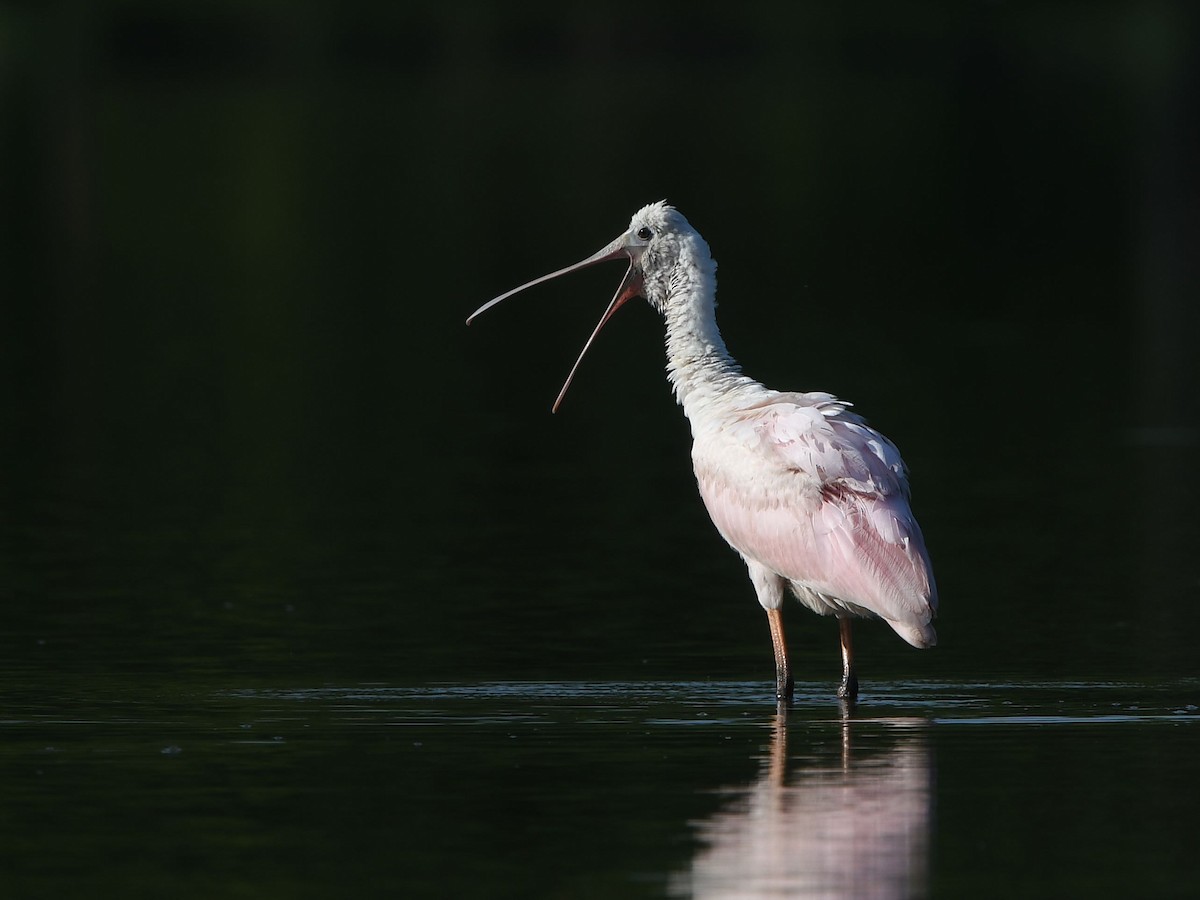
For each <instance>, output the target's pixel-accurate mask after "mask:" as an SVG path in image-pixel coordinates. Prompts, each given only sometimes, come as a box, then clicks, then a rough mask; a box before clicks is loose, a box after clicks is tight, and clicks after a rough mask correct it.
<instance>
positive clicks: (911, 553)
mask: <svg viewBox="0 0 1200 900" xmlns="http://www.w3.org/2000/svg"><path fill="white" fill-rule="evenodd" d="M619 258H627V259H628V260H629V269H628V271H627V272H626V273H625V278H624V280H623V281H622V282H621V285H620V287H618V288H617V292H616V294H614V295H613V298H612V301H611V302H610V303H609V304H608V308H607V309H606V310H605V311H604V314H603V315H602V316H601V317H600V321H599V322H598V323H597V325H596V327H595V329H594V330H593V331H592V334H591V336H590V337H589V338H588V340H587V343H586V344H584V347H583V350H582V351H581V352H580V354H579V357H578V359H576V361H575V365H574V366H573V367H572V368H571V372H570V374H569V375H568V376H567V380H566V383H565V384H564V385H563V387H562V390H561V391H560V392H559V395H558V398H557V399H556V400H555V401H554V409H555V410H557V409H558V405H559V404H560V403H561V402H562V399H563V396H564V395H565V394H566V392H567V388H568V386H569V385H570V384H571V379H572V378H574V376H575V371H576V370H577V369H578V368H579V363H580V361H581V360H582V359H583V356H584V354H586V353H587V351H588V348H589V347H591V345H592V342H593V341H594V340H595V339H596V335H597V334H599V332H600V329H601V328H603V327H604V324H605V323H606V322H607V321H608V320H609V319H610V318H611V317H612V315H613V313H615V312H616V311H617V309H619V308H620V307H621V306H622V305H623V304H624V303H625V302H626V301H628V300H629V299H630V298H632V297H639V296H640V297H644V298H645V299H646V300H647V301H648V302H649V303H650V305H651V306H653V307H654V308H655V309H656V310H658V312H659V313H661V314H662V316H663V318H664V319H665V320H666V329H667V377H668V378H669V379H670V382H671V384H672V386H673V387H674V390H675V397H676V399H677V400H678V402H679V405H680V406H682V407H683V411H684V414H685V415H686V416H687V417H688V421H689V422H690V423H691V427H692V440H693V443H692V466H693V468H694V470H695V473H696V482H697V484H698V485H699V488H700V496H701V497H702V498H703V500H704V505H705V506H706V507H707V508H708V514H709V515H710V516H711V517H712V520H713V523H714V524H715V525H716V526H717V531H719V532H720V533H721V537H723V538H725V540H726V541H727V542H728V543H729V545H730V546H731V547H733V549H734V550H736V551H737V552H738V553H739V554H740V555H741V557H742V559H743V560H744V561H745V563H746V567H747V569H749V572H750V581H751V582H752V583H753V585H754V590H755V592H756V593H757V595H758V602H759V603H760V604H761V605H762V607H763V609H765V610H766V612H767V621H768V623H769V624H770V628H771V641H772V644H773V646H774V649H775V686H776V696H777V697H778V698H779V699H780V700H790V699H791V696H792V673H791V668H790V667H789V665H788V657H787V645H786V643H785V641H784V636H783V620H782V617H781V609H782V607H783V601H784V592H785V590H786V589H790V590H791V592H792V593H793V594H794V595H795V596H796V598H797V599H798V600H799V601H800V602H801V603H802V604H804V605H805V606H807V607H808V608H809V609H811V610H812V611H813V612H816V613H819V614H821V615H833V616H836V617H837V620H838V630H839V635H840V639H841V650H842V683H841V686H840V687H839V688H838V696H839V697H843V698H846V699H849V700H853V699H854V698H855V697H856V696H857V694H858V677H857V675H856V673H855V665H854V650H853V646H852V644H851V633H850V629H851V617H854V616H865V617H878V618H882V619H884V620H885V621H886V622H887V623H888V624H889V625H890V626H892V628H893V629H894V630H895V632H896V633H897V634H898V635H900V637H902V638H904V640H906V641H908V643H910V644H912V645H913V646H914V647H932V646H933V645H934V644H935V643H936V642H937V634H936V633H935V632H934V630H933V625H932V624H931V621H932V619H933V618H934V616H935V615H936V613H937V588H936V587H935V585H934V580H933V570H932V568H931V566H930V563H929V554H928V552H927V551H926V549H925V541H924V538H923V537H922V536H921V529H920V527H918V525H917V520H916V519H915V518H914V517H913V514H912V510H911V509H910V508H909V505H908V475H907V471H906V469H905V466H904V462H903V461H902V460H901V459H900V451H898V450H897V449H896V446H895V445H894V444H893V443H892V442H891V441H889V440H888V439H887V438H886V437H884V436H883V435H882V434H880V433H879V432H878V431H875V430H874V429H873V428H871V427H869V426H868V425H867V424H866V422H865V421H864V420H863V419H862V417H861V416H858V415H856V414H855V413H852V412H850V410H849V407H850V404H849V403H847V402H846V401H844V400H839V399H838V398H836V397H834V396H833V395H832V394H826V393H822V392H810V393H791V392H781V391H774V390H771V389H769V388H767V387H764V386H763V385H761V384H759V383H758V382H757V381H754V380H753V379H752V378H749V377H748V376H746V375H743V374H742V370H741V368H740V367H739V366H738V364H737V363H736V362H735V361H734V359H733V357H732V356H730V355H729V351H728V350H727V349H726V348H725V342H724V341H723V340H722V338H721V332H720V331H719V330H718V329H717V321H716V289H717V280H716V269H717V264H716V263H715V262H714V261H713V258H712V256H711V254H710V253H709V249H708V244H706V243H705V241H704V239H703V238H702V237H700V235H699V233H697V231H696V230H695V229H694V228H693V227H692V226H691V225H690V224H689V223H688V221H687V219H685V218H684V217H683V215H682V214H681V213H679V211H678V210H676V209H674V208H673V207H671V206H668V205H667V204H666V203H652V204H650V205H649V206H646V207H644V208H642V209H641V210H639V211H638V212H637V214H635V215H634V217H633V218H632V219H631V220H630V222H629V229H628V230H627V231H626V232H625V233H624V234H622V235H621V236H620V237H618V238H617V239H616V240H615V241H613V242H612V243H611V244H609V245H608V246H607V247H605V248H603V249H602V250H600V251H598V252H597V253H594V254H593V255H591V256H589V257H588V258H587V259H585V260H582V261H580V262H578V263H576V264H575V265H573V266H567V267H566V268H565V269H559V270H558V271H556V272H551V273H550V274H549V275H543V276H542V277H541V278H536V279H534V280H533V281H530V282H528V283H527V284H523V285H521V286H520V287H518V288H514V289H513V290H511V291H509V292H507V293H505V294H501V295H500V296H499V297H496V298H495V299H494V300H491V301H489V302H488V303H485V304H484V305H483V306H481V307H479V309H477V310H475V312H473V313H472V314H471V316H470V317H469V318H468V319H467V323H468V324H470V323H471V321H472V320H473V319H474V318H475V317H476V316H478V315H479V314H480V313H482V312H484V311H485V310H488V309H490V308H491V307H493V306H495V305H496V304H497V303H499V302H500V301H502V300H504V299H506V298H508V297H511V296H512V295H513V294H515V293H517V292H518V291H523V290H525V288H528V287H532V286H533V285H535V284H540V283H541V282H543V281H548V280H549V279H551V278H556V277H557V276H559V275H565V274H567V273H568V272H574V271H576V270H577V269H582V268H584V267H585V266H591V265H595V264H596V263H600V262H604V261H606V260H611V259H619Z"/></svg>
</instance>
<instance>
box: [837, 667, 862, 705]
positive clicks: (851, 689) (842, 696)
mask: <svg viewBox="0 0 1200 900" xmlns="http://www.w3.org/2000/svg"><path fill="white" fill-rule="evenodd" d="M837 695H838V699H839V700H849V701H850V702H851V703H853V702H854V701H855V700H857V699H858V676H857V675H855V674H854V673H853V672H851V673H849V674H847V675H846V676H845V677H844V678H843V679H842V683H841V685H840V686H839V687H838V689H837Z"/></svg>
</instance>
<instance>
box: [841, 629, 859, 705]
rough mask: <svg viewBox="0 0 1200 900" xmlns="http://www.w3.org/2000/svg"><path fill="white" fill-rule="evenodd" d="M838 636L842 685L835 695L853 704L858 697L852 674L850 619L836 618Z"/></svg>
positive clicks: (852, 644) (852, 651)
mask: <svg viewBox="0 0 1200 900" xmlns="http://www.w3.org/2000/svg"><path fill="white" fill-rule="evenodd" d="M838 634H839V635H840V636H841V640H842V685H841V687H839V688H838V692H837V695H838V696H839V697H841V698H842V699H843V700H850V701H851V702H853V701H854V700H855V699H856V698H857V697H858V675H856V674H855V672H854V643H853V642H852V640H851V638H850V618H849V617H848V616H839V617H838Z"/></svg>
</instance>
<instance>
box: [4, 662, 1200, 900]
mask: <svg viewBox="0 0 1200 900" xmlns="http://www.w3.org/2000/svg"><path fill="white" fill-rule="evenodd" d="M1198 688H1200V685H1198V684H1197V683H1196V682H1194V681H1193V682H1180V683H1157V684H1156V683H1134V682H1129V683H1072V682H1062V683H1031V682H1025V683H988V684H979V683H964V684H956V683H941V682H922V681H911V682H886V683H879V684H876V685H873V686H871V688H870V689H869V691H867V693H866V696H865V697H864V699H863V700H862V701H860V703H859V704H858V705H857V707H856V708H854V709H853V710H847V709H843V708H841V707H840V706H839V705H838V703H837V702H835V701H833V700H831V699H830V697H829V686H828V685H814V684H801V685H799V686H798V691H797V699H796V703H795V705H794V706H793V708H792V709H791V710H789V711H786V712H784V711H777V710H775V709H774V708H773V706H772V704H771V703H770V702H769V696H768V694H767V692H768V691H769V684H767V683H766V682H761V683H760V682H753V683H747V682H598V683H562V682H481V683H471V684H467V683H448V684H447V683H441V684H429V685H421V686H393V685H384V684H355V685H323V686H310V687H289V686H285V685H273V686H254V687H242V688H238V687H223V688H216V687H214V688H209V689H201V688H198V687H193V688H192V689H190V690H188V691H186V692H179V691H177V690H176V689H175V686H174V685H172V684H170V683H167V684H158V685H154V684H149V683H146V682H145V681H143V680H141V679H139V680H137V681H136V682H135V681H128V682H125V683H121V682H114V681H112V680H108V681H106V682H105V683H104V684H103V685H100V686H98V685H97V684H95V683H89V681H85V680H75V679H63V680H61V681H60V682H59V683H57V684H56V685H55V690H54V692H53V693H52V694H49V695H48V694H46V693H44V692H43V690H41V689H38V690H30V691H27V692H25V693H24V694H22V692H19V691H18V692H9V694H8V696H7V697H6V703H5V716H4V719H3V722H0V727H2V728H3V734H4V745H3V751H2V753H3V755H2V758H0V778H2V779H3V790H4V796H5V804H4V817H3V826H2V831H0V837H2V838H3V846H4V848H5V849H4V851H3V859H4V867H5V873H6V882H7V885H8V890H9V891H10V892H15V893H13V894H11V895H20V894H23V893H26V892H28V894H34V893H40V894H44V893H45V892H46V891H50V892H56V891H63V892H69V891H70V890H71V888H72V887H73V886H77V885H79V884H84V883H86V884H87V885H89V888H90V893H91V894H92V895H93V896H119V895H129V894H131V893H132V894H135V895H145V896H149V895H152V894H155V893H162V892H170V893H171V894H172V895H174V896H197V897H199V896H214V895H222V896H226V895H239V894H242V893H245V894H247V895H250V894H254V895H257V896H333V895H336V894H337V893H338V892H339V891H342V890H349V891H350V892H352V893H354V894H357V895H365V896H385V895H390V894H396V895H403V896H430V897H433V896H464V897H472V896H478V897H521V896H541V897H563V896H567V897H577V896H578V897H610V896H611V897H621V896H697V897H751V898H752V897H779V896H795V897H913V896H964V895H970V896H1004V895H1009V896H1011V895H1012V893H1013V892H1014V891H1016V892H1019V893H1020V894H1022V895H1034V896H1047V897H1049V896H1064V895H1083V894H1087V895H1103V896H1122V895H1126V896H1127V895H1133V894H1138V895H1141V896H1187V895H1189V894H1192V893H1194V891H1195V890H1196V889H1197V887H1198V886H1200V863H1198V862H1197V859H1196V856H1195V852H1194V828H1193V824H1194V796H1195V795H1194V785H1195V779H1196V776H1197V762H1196V760H1197V759H1198V758H1200V708H1198V707H1197V705H1196V703H1195V701H1196V700H1197V697H1198V694H1197V691H1198Z"/></svg>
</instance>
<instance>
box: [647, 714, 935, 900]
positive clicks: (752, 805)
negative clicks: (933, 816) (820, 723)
mask: <svg viewBox="0 0 1200 900" xmlns="http://www.w3.org/2000/svg"><path fill="white" fill-rule="evenodd" d="M815 727H816V726H814V724H813V723H802V722H799V721H796V722H793V723H792V729H793V732H792V736H791V739H792V743H793V749H792V752H793V753H796V751H797V750H798V749H803V750H804V751H805V753H806V756H805V758H803V759H801V758H799V757H798V758H797V759H794V760H792V761H791V762H790V764H789V759H788V722H787V715H786V713H785V712H783V711H781V712H780V713H778V714H777V716H776V719H775V722H774V728H773V733H772V736H771V745H770V751H769V753H768V754H767V756H766V758H765V759H764V761H763V768H762V772H761V773H760V775H759V777H758V779H757V780H756V781H755V782H754V783H752V784H751V785H750V786H749V787H746V788H739V789H735V790H733V791H730V792H729V793H731V794H732V795H733V800H732V801H731V802H730V803H728V804H727V805H726V807H725V808H724V809H723V810H722V811H720V812H718V813H716V814H715V815H713V816H712V817H711V818H709V819H706V820H704V821H703V822H699V823H697V825H696V831H697V838H698V841H699V845H700V846H699V849H698V850H697V852H696V855H695V857H694V858H693V860H692V863H691V867H690V869H689V870H688V871H687V872H684V873H680V874H678V875H676V876H674V877H673V878H672V880H671V885H670V887H671V891H670V892H671V894H672V895H673V896H692V897H742V898H755V897H776V898H777V897H854V898H859V897H913V896H922V895H924V894H925V893H927V880H928V865H929V831H930V807H931V802H932V791H931V783H932V780H933V772H932V766H931V762H930V753H929V746H928V735H927V732H926V728H925V722H924V720H922V719H885V720H880V719H874V720H867V721H860V722H856V721H854V720H853V719H852V718H851V715H850V712H849V711H848V710H844V712H843V716H842V721H841V723H840V748H835V749H833V750H832V752H831V753H830V754H829V755H828V757H827V758H824V759H819V761H816V762H810V761H809V760H811V758H812V757H810V756H808V755H807V751H808V750H809V749H810V747H811V744H810V743H809V742H810V740H811V738H813V737H814V736H816V735H815V734H814V728H815ZM834 727H835V728H837V726H834ZM859 729H864V730H863V731H859ZM826 735H828V736H829V737H831V738H832V737H833V733H832V732H826ZM856 737H858V738H860V740H859V741H858V743H861V744H862V745H863V746H861V747H857V748H856V746H855V744H856ZM802 741H803V742H804V746H803V748H801V747H798V746H797V745H799V744H801V742H802Z"/></svg>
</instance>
